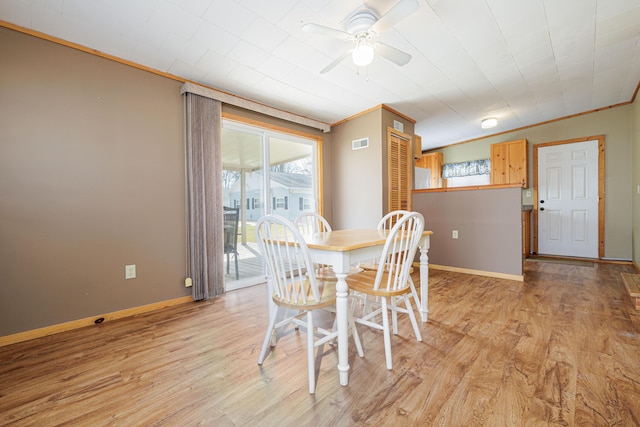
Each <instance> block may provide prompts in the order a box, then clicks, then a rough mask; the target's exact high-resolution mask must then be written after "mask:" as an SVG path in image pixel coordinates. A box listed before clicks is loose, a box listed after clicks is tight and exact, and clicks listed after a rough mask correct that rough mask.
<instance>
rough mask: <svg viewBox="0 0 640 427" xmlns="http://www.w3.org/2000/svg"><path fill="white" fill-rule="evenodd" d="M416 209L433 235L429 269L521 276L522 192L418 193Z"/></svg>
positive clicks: (415, 198)
mask: <svg viewBox="0 0 640 427" xmlns="http://www.w3.org/2000/svg"><path fill="white" fill-rule="evenodd" d="M413 208H414V210H416V211H418V212H420V213H422V215H423V216H424V219H425V229H427V230H431V231H433V235H432V236H431V249H430V250H429V263H431V264H439V265H444V266H448V267H458V268H465V269H470V270H481V271H486V272H491V273H502V274H510V275H517V276H521V275H522V204H521V190H520V188H496V189H487V190H461V191H441V192H414V194H413ZM453 230H458V239H453V238H452V233H451V232H452V231H453Z"/></svg>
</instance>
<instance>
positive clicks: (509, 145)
mask: <svg viewBox="0 0 640 427" xmlns="http://www.w3.org/2000/svg"><path fill="white" fill-rule="evenodd" d="M527 175H528V173H527V140H526V139H520V140H517V141H508V142H501V143H499V144H491V184H520V185H522V186H523V187H527V186H528V177H527Z"/></svg>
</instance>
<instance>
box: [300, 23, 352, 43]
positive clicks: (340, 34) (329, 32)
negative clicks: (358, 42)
mask: <svg viewBox="0 0 640 427" xmlns="http://www.w3.org/2000/svg"><path fill="white" fill-rule="evenodd" d="M302 31H304V32H305V33H316V34H322V35H325V36H329V37H333V38H335V39H340V40H353V36H352V35H351V34H349V33H346V32H344V31H340V30H336V29H334V28H329V27H325V26H324V25H320V24H304V25H303V26H302Z"/></svg>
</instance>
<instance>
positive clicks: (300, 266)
mask: <svg viewBox="0 0 640 427" xmlns="http://www.w3.org/2000/svg"><path fill="white" fill-rule="evenodd" d="M256 239H257V242H258V246H259V248H260V252H261V253H262V256H263V258H264V262H265V264H266V266H267V280H268V285H269V292H270V294H271V299H272V301H273V303H274V305H273V308H272V309H271V310H270V315H269V326H268V327H267V332H266V334H265V337H264V341H263V343H262V349H261V350H260V355H259V357H258V364H259V365H262V363H263V362H264V359H265V357H266V355H267V351H268V350H269V347H270V343H271V341H272V340H273V346H275V344H276V343H277V330H278V329H279V328H280V327H283V326H286V325H289V324H294V325H296V328H297V327H298V326H302V327H303V328H304V329H306V332H307V362H308V371H309V393H311V394H313V393H315V384H316V378H315V358H314V349H315V347H318V346H320V345H322V344H324V343H327V342H329V341H333V340H334V339H336V338H337V335H338V333H337V331H335V330H327V329H323V328H321V327H319V326H316V324H315V323H314V316H313V314H314V311H316V310H319V309H326V310H328V311H331V312H333V313H335V301H336V282H335V281H326V280H319V279H318V278H316V277H315V276H314V275H307V274H305V272H306V271H311V269H312V268H313V265H314V263H313V260H312V258H311V255H310V253H309V249H308V248H307V245H306V243H305V241H304V238H303V237H302V235H301V234H300V232H299V231H298V230H297V228H296V226H295V225H294V224H293V223H292V222H291V221H289V220H287V219H286V218H284V217H281V216H278V215H266V216H263V217H262V218H260V219H259V220H258V222H257V224H256ZM282 241H287V242H289V243H288V244H287V245H283V244H281V242H282ZM283 308H284V309H286V310H284V311H286V313H285V318H284V319H283V320H280V321H277V319H278V316H279V314H280V311H281V310H282V309H283ZM289 310H293V311H295V314H294V315H290V314H291V312H290V311H289ZM305 319H306V320H305ZM349 325H350V328H351V330H352V332H353V335H354V340H355V342H356V348H357V349H358V354H359V355H360V356H361V357H362V356H363V352H362V345H361V344H360V339H359V337H358V332H357V329H356V327H355V324H354V322H353V318H351V316H349ZM332 329H335V328H332ZM316 335H318V336H320V338H318V339H317V340H316V339H315V337H316Z"/></svg>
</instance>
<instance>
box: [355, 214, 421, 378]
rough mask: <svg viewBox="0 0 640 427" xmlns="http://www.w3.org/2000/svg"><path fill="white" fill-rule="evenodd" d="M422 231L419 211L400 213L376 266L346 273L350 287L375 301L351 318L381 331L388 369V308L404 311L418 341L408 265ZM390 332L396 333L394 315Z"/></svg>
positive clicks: (389, 342) (389, 352)
mask: <svg viewBox="0 0 640 427" xmlns="http://www.w3.org/2000/svg"><path fill="white" fill-rule="evenodd" d="M423 230H424V218H423V217H422V215H421V214H420V213H418V212H411V213H406V214H404V215H403V216H402V217H401V218H400V219H399V220H398V221H397V222H396V224H395V225H394V226H393V228H392V229H391V230H390V231H389V234H388V236H387V240H386V243H385V245H384V247H383V249H382V253H381V255H380V258H379V260H380V262H379V263H378V268H377V269H376V270H364V271H363V272H361V273H358V274H354V275H351V276H347V284H348V285H349V289H350V290H353V291H356V292H358V293H360V294H362V295H366V296H373V297H377V298H378V300H377V301H375V302H374V301H370V302H368V304H371V305H374V304H375V305H376V306H377V308H376V309H374V310H371V311H368V310H364V311H363V313H362V316H361V317H357V316H355V315H354V316H355V317H354V321H355V322H356V323H359V324H362V325H366V326H370V327H373V328H375V329H380V330H382V331H383V335H384V348H385V359H386V364H387V369H392V359H391V335H390V327H389V315H388V312H389V311H392V313H393V314H394V316H395V315H396V313H398V312H399V313H406V314H408V315H409V319H410V320H411V325H412V326H413V331H414V334H415V336H416V339H417V340H418V341H422V336H421V334H420V329H419V328H418V323H417V321H416V316H415V313H414V311H413V307H412V305H411V299H410V298H409V296H410V294H411V293H412V292H413V291H412V288H414V289H415V287H413V286H411V284H412V283H413V282H412V281H411V280H410V274H411V265H412V262H413V258H414V256H415V253H416V249H417V247H418V243H419V242H420V239H421V236H422V232H423ZM398 303H400V304H403V305H404V306H400V305H398ZM365 308H366V307H365ZM378 314H380V315H381V317H382V322H381V323H379V322H376V321H375V319H376V316H377V315H378ZM393 333H394V334H397V333H398V331H397V322H396V321H395V317H394V325H393Z"/></svg>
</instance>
